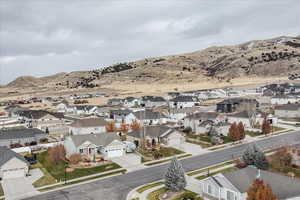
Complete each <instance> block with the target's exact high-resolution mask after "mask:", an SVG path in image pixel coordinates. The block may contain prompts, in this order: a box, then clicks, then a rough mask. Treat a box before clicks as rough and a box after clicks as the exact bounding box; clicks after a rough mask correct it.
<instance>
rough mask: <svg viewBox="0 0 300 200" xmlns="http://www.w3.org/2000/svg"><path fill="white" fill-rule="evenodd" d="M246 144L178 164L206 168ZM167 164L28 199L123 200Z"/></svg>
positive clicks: (297, 135)
mask: <svg viewBox="0 0 300 200" xmlns="http://www.w3.org/2000/svg"><path fill="white" fill-rule="evenodd" d="M297 143H300V131H295V132H291V133H288V134H284V135H280V136H276V137H269V138H266V139H263V140H260V141H257V142H256V144H257V146H259V147H260V148H261V149H269V148H274V147H276V146H278V145H283V144H289V145H292V144H297ZM247 146H248V144H243V145H239V146H234V147H232V148H227V149H224V150H218V151H215V152H211V153H207V154H203V155H199V156H194V157H191V158H187V159H184V160H181V163H182V164H183V167H184V169H185V170H186V171H191V170H196V169H200V168H204V167H208V166H210V165H214V164H217V163H220V162H224V161H228V160H231V159H232V158H233V157H238V156H240V155H241V154H242V153H243V151H244V149H245V148H246V147H247ZM167 167H168V164H164V165H160V166H155V167H150V168H146V169H143V170H139V171H134V172H130V173H126V174H124V175H119V176H114V177H110V178H105V179H101V180H97V181H94V182H91V183H85V184H81V185H75V186H73V187H70V188H65V189H62V190H58V191H53V192H48V193H44V194H41V195H39V196H35V197H30V198H28V200H29V199H30V200H52V199H53V200H124V199H126V196H127V194H128V192H129V191H131V190H132V189H134V188H136V187H137V186H140V185H143V184H146V183H150V182H154V181H158V180H160V179H162V178H163V175H164V173H165V171H166V168H167ZM26 200H27V199H26Z"/></svg>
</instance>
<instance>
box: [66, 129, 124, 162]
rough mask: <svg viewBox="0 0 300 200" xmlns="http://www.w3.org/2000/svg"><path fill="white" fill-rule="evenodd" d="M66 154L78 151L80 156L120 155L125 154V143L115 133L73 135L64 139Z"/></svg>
mask: <svg viewBox="0 0 300 200" xmlns="http://www.w3.org/2000/svg"><path fill="white" fill-rule="evenodd" d="M64 147H65V149H66V154H67V156H71V155H72V154H76V153H79V154H81V155H82V156H90V157H91V156H94V155H97V154H100V155H102V156H103V157H104V158H113V157H120V156H123V155H125V154H126V148H127V147H126V144H124V143H123V142H122V141H121V140H120V136H119V135H118V134H117V133H101V134H90V135H73V136H68V137H66V139H65V141H64Z"/></svg>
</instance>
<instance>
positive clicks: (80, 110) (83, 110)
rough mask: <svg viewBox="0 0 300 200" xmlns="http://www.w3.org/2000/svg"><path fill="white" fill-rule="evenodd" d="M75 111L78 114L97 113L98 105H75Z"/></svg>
mask: <svg viewBox="0 0 300 200" xmlns="http://www.w3.org/2000/svg"><path fill="white" fill-rule="evenodd" d="M72 109H73V111H72V112H73V113H74V114H76V115H92V114H96V113H97V110H98V107H97V106H91V105H83V106H73V107H72Z"/></svg>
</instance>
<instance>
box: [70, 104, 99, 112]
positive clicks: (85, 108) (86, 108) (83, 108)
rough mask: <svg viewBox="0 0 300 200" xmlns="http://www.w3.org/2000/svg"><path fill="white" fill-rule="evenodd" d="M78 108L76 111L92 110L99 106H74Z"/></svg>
mask: <svg viewBox="0 0 300 200" xmlns="http://www.w3.org/2000/svg"><path fill="white" fill-rule="evenodd" d="M74 107H75V108H76V110H84V111H85V110H91V109H93V108H95V107H97V106H91V105H83V106H82V105H81V106H74Z"/></svg>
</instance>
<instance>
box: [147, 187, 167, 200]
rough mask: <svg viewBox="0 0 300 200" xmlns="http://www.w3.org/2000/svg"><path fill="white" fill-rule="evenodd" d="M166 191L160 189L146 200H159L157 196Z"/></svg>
mask: <svg viewBox="0 0 300 200" xmlns="http://www.w3.org/2000/svg"><path fill="white" fill-rule="evenodd" d="M166 191H167V189H166V188H160V189H158V190H155V191H153V192H151V193H150V194H148V196H147V197H146V199H147V200H159V196H160V195H161V194H163V193H165V192H166Z"/></svg>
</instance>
